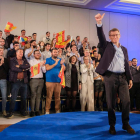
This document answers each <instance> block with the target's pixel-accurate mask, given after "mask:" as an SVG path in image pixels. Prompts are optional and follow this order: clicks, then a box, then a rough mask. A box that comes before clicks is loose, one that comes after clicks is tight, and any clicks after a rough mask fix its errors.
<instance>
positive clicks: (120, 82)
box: [104, 72, 130, 126]
mask: <svg viewBox="0 0 140 140" xmlns="http://www.w3.org/2000/svg"><path fill="white" fill-rule="evenodd" d="M104 81H105V90H106V100H107V105H108V119H109V125H113V126H115V123H116V116H115V106H116V99H117V93H118V95H119V97H120V99H121V101H122V123H123V124H127V123H128V122H129V110H130V97H129V89H128V82H127V79H126V76H125V74H115V73H112V72H106V74H105V76H104Z"/></svg>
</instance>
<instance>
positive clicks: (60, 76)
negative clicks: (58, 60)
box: [58, 65, 65, 88]
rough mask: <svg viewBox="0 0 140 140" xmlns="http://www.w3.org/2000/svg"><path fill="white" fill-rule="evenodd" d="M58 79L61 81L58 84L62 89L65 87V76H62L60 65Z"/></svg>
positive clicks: (62, 68) (62, 71) (62, 69)
mask: <svg viewBox="0 0 140 140" xmlns="http://www.w3.org/2000/svg"><path fill="white" fill-rule="evenodd" d="M58 77H59V78H60V79H61V82H60V84H61V85H62V87H63V88H64V87H65V75H64V65H62V67H61V70H60V72H59V75H58Z"/></svg>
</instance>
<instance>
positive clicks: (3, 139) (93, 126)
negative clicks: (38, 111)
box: [0, 111, 140, 140]
mask: <svg viewBox="0 0 140 140" xmlns="http://www.w3.org/2000/svg"><path fill="white" fill-rule="evenodd" d="M116 117H117V122H116V131H117V135H110V134H109V132H108V129H109V125H108V117H107V112H98V111H97V112H70V113H59V114H49V115H42V116H38V117H33V118H29V119H27V120H23V121H21V122H19V123H17V124H14V125H11V126H10V127H8V128H6V129H5V130H4V131H2V132H1V133H0V140H17V139H20V140H93V139H95V140H96V139H103V140H113V139H114V140H118V139H120V140H124V139H125V140H126V139H129V140H132V139H134V140H140V114H134V113H130V125H131V126H132V127H133V128H134V129H135V131H136V134H135V135H130V134H128V133H127V132H126V131H124V130H122V121H121V113H119V112H116Z"/></svg>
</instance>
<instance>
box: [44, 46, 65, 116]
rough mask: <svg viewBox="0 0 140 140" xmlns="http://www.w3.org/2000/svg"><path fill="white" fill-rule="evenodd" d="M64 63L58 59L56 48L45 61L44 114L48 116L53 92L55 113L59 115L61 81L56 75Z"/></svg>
mask: <svg viewBox="0 0 140 140" xmlns="http://www.w3.org/2000/svg"><path fill="white" fill-rule="evenodd" d="M64 61H65V60H63V59H58V50H57V49H56V48H55V49H53V50H52V57H50V58H47V59H46V89H47V97H46V114H49V110H50V104H51V100H52V95H53V92H54V97H55V110H56V113H60V93H61V85H60V82H61V79H60V78H59V77H58V75H59V72H60V70H61V66H62V65H63V64H64ZM64 67H65V66H64Z"/></svg>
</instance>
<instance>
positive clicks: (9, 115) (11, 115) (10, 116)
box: [6, 112, 14, 119]
mask: <svg viewBox="0 0 140 140" xmlns="http://www.w3.org/2000/svg"><path fill="white" fill-rule="evenodd" d="M13 117H14V114H13V113H12V112H10V113H9V114H7V116H6V118H7V119H11V118H13Z"/></svg>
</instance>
